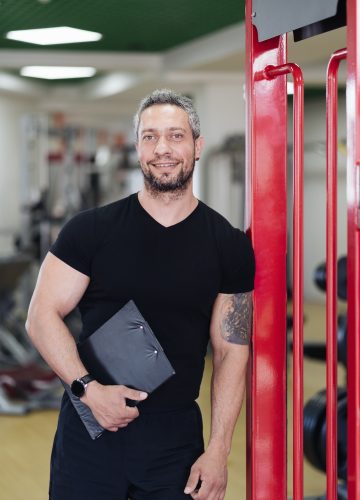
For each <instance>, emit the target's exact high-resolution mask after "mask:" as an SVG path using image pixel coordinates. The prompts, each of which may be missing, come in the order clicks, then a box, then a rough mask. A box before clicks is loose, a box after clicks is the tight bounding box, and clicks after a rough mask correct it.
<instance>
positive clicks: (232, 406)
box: [209, 352, 247, 455]
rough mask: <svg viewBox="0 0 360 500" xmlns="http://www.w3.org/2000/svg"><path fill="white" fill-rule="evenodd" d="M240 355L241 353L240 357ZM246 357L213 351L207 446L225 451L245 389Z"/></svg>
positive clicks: (234, 353) (227, 449)
mask: <svg viewBox="0 0 360 500" xmlns="http://www.w3.org/2000/svg"><path fill="white" fill-rule="evenodd" d="M242 358H243V357H242ZM246 365H247V356H246V359H239V356H238V353H237V352H227V353H225V354H216V353H214V357H213V376H212V381H211V432H210V440H209V447H216V448H218V449H220V450H222V451H223V452H224V453H225V454H226V455H228V454H229V453H230V449H231V441H232V436H233V432H234V428H235V424H236V421H237V418H238V416H239V413H240V410H241V406H242V402H243V399H244V393H245V379H246Z"/></svg>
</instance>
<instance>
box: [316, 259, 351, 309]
mask: <svg viewBox="0 0 360 500" xmlns="http://www.w3.org/2000/svg"><path fill="white" fill-rule="evenodd" d="M346 266H347V258H346V256H344V257H340V258H339V259H338V263H337V273H338V297H339V299H341V300H346V299H347V269H346ZM314 282H315V284H316V285H317V287H318V288H319V289H320V290H322V291H323V292H326V263H322V264H320V265H319V266H318V267H317V268H316V269H315V272H314Z"/></svg>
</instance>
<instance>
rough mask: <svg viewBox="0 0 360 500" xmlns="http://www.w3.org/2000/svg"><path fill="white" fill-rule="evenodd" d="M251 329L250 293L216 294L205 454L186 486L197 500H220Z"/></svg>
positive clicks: (212, 328)
mask: <svg viewBox="0 0 360 500" xmlns="http://www.w3.org/2000/svg"><path fill="white" fill-rule="evenodd" d="M251 326H252V292H246V293H239V294H219V295H218V297H217V298H216V301H215V303H214V307H213V313H212V318H211V325H210V338H211V344H212V348H213V375H212V381H211V432H210V440H209V444H208V448H207V450H206V452H205V453H204V454H203V455H202V456H201V457H200V458H199V459H198V460H197V462H195V464H194V465H193V467H192V469H191V475H190V478H189V481H188V484H187V487H188V488H189V490H187V489H186V493H189V492H191V491H194V488H195V487H196V485H197V482H198V480H199V479H200V480H201V481H202V486H201V488H200V489H199V491H198V493H196V492H195V493H194V492H193V493H192V494H191V496H192V497H193V498H194V499H197V500H203V499H206V500H212V499H214V500H222V499H223V498H224V496H225V490H226V484H227V457H228V455H229V453H230V449H231V441H232V436H233V432H234V428H235V424H236V421H237V418H238V416H239V413H240V409H241V405H242V402H243V398H244V392H245V378H246V367H247V361H248V357H249V342H250V335H251Z"/></svg>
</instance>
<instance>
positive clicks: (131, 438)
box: [50, 400, 204, 500]
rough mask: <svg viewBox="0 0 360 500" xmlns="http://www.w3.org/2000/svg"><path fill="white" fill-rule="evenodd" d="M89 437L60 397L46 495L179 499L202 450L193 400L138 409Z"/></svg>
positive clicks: (71, 499)
mask: <svg viewBox="0 0 360 500" xmlns="http://www.w3.org/2000/svg"><path fill="white" fill-rule="evenodd" d="M139 410H140V416H139V417H138V418H136V419H135V420H134V421H133V422H131V423H130V424H129V425H128V426H127V427H124V428H122V429H119V430H118V431H117V432H115V433H113V432H107V431H105V433H104V434H103V435H102V436H101V437H100V438H98V439H96V440H95V441H93V440H92V439H91V438H90V437H89V435H88V433H87V431H86V429H85V427H84V425H83V424H82V422H81V421H80V419H79V417H78V415H77V413H76V411H75V410H74V408H73V407H72V405H71V403H70V402H69V401H68V400H67V401H66V400H65V401H64V402H63V408H62V411H61V413H60V417H59V423H58V428H57V432H56V435H55V440H54V445H53V451H52V456H51V473H50V500H128V499H131V500H184V499H188V500H189V499H190V498H191V497H190V496H189V495H185V494H184V488H185V485H186V482H187V479H188V477H189V473H190V468H191V466H192V465H193V463H194V462H195V461H196V459H197V458H198V457H199V456H200V455H201V454H202V453H203V450H204V442H203V433H202V418H201V413H200V409H199V407H198V405H197V404H196V403H195V402H194V403H192V404H191V406H189V407H187V408H183V409H178V410H166V411H164V410H163V411H150V410H147V411H146V412H145V411H144V412H142V411H141V409H140V408H139Z"/></svg>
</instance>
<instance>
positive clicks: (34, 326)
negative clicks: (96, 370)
mask: <svg viewBox="0 0 360 500" xmlns="http://www.w3.org/2000/svg"><path fill="white" fill-rule="evenodd" d="M26 330H27V332H28V334H29V337H30V338H31V340H32V342H33V344H34V345H35V347H36V348H37V350H38V351H39V352H40V354H41V356H42V357H43V358H44V360H45V361H46V362H47V363H48V365H49V366H50V367H51V368H52V369H53V370H54V372H55V373H56V374H57V375H58V376H59V377H60V378H62V379H63V380H64V381H65V382H66V383H68V384H71V382H72V381H73V380H74V379H75V378H78V377H82V376H83V375H85V373H87V371H86V368H85V367H84V365H83V363H82V362H81V360H80V358H79V355H78V352H77V348H76V343H75V341H74V338H73V336H72V334H71V332H70V331H69V329H68V328H67V326H66V325H65V323H64V321H63V319H62V318H61V316H60V315H59V314H58V313H56V312H54V311H41V312H37V313H31V312H30V313H29V315H28V319H27V321H26Z"/></svg>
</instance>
